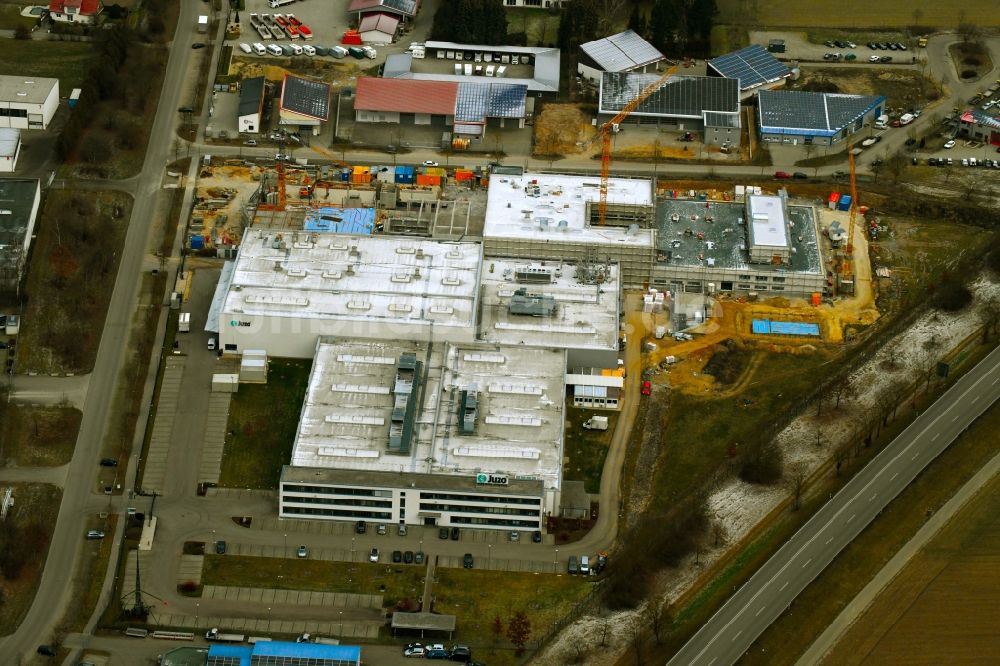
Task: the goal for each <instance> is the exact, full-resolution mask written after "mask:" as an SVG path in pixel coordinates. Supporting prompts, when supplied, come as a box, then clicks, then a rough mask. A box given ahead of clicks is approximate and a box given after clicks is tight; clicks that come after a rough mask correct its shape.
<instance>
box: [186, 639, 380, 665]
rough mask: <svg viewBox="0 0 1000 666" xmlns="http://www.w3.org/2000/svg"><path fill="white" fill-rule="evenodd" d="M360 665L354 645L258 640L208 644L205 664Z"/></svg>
mask: <svg viewBox="0 0 1000 666" xmlns="http://www.w3.org/2000/svg"><path fill="white" fill-rule="evenodd" d="M306 665H308V666H361V648H360V647H358V646H356V645H325V644H323V643H292V642H288V641H271V640H267V641H259V642H257V643H255V644H253V645H225V644H222V643H215V644H213V645H209V646H208V655H207V658H206V660H205V666H306Z"/></svg>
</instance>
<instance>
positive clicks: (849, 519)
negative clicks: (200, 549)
mask: <svg viewBox="0 0 1000 666" xmlns="http://www.w3.org/2000/svg"><path fill="white" fill-rule="evenodd" d="M856 515H858V514H856V513H852V514H851V517H850V518H848V519H847V522H851V521H852V520H854V516H856Z"/></svg>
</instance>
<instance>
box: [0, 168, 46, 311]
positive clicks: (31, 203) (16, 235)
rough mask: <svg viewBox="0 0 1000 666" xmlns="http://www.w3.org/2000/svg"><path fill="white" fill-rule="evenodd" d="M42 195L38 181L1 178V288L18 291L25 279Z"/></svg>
mask: <svg viewBox="0 0 1000 666" xmlns="http://www.w3.org/2000/svg"><path fill="white" fill-rule="evenodd" d="M41 196H42V190H41V184H40V183H39V181H38V180H36V179H28V178H0V289H5V290H9V291H14V290H15V289H16V287H17V285H18V282H19V281H20V280H21V276H22V274H23V273H24V267H25V262H26V261H27V259H28V249H29V248H30V246H31V239H32V237H33V234H34V229H35V219H36V218H37V217H38V206H39V203H40V202H41Z"/></svg>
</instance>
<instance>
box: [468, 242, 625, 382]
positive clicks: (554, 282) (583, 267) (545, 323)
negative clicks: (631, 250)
mask: <svg viewBox="0 0 1000 666" xmlns="http://www.w3.org/2000/svg"><path fill="white" fill-rule="evenodd" d="M483 263H484V266H483V277H482V285H483V286H482V294H481V296H480V301H481V303H482V306H481V308H482V309H481V312H480V316H479V334H478V336H477V338H478V339H479V340H481V341H483V342H490V343H494V344H501V345H517V346H527V347H559V348H563V349H566V350H567V352H568V358H567V362H568V364H569V365H570V366H595V367H605V368H614V367H615V366H616V365H617V362H618V360H617V359H618V330H619V321H620V318H621V298H622V296H621V281H620V278H619V275H618V266H617V265H615V264H601V263H594V264H587V263H586V262H584V263H581V264H579V265H574V264H565V263H563V262H561V261H525V260H523V259H522V260H516V259H496V258H491V257H487V258H485V259H484V260H483Z"/></svg>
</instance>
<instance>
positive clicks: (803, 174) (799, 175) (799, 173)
mask: <svg viewBox="0 0 1000 666" xmlns="http://www.w3.org/2000/svg"><path fill="white" fill-rule="evenodd" d="M808 177H809V174H807V173H806V172H805V171H796V172H795V173H793V174H792V178H795V179H797V180H805V179H806V178H808Z"/></svg>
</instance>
